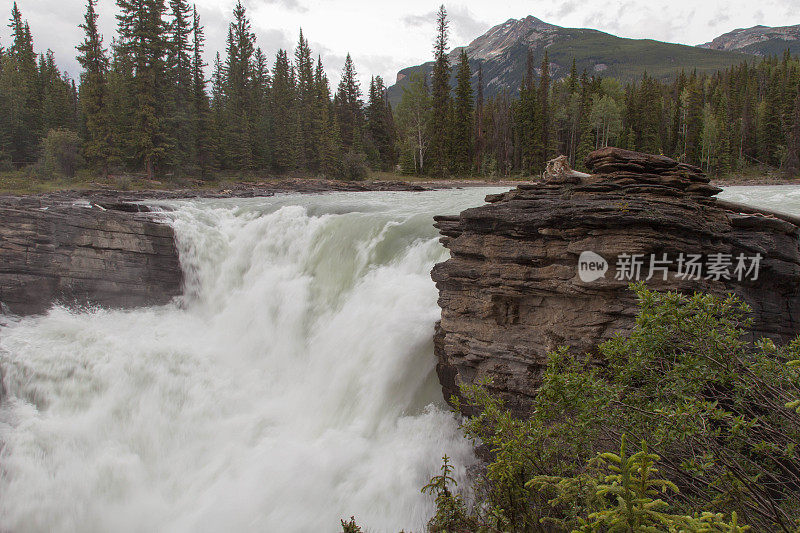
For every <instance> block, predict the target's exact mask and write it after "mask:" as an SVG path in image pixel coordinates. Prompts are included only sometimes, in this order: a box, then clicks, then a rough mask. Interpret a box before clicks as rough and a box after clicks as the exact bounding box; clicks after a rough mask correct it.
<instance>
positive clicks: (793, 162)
mask: <svg viewBox="0 0 800 533" xmlns="http://www.w3.org/2000/svg"><path fill="white" fill-rule="evenodd" d="M786 151H787V156H786V168H785V172H786V175H787V176H797V175H798V174H800V87H798V90H797V96H795V99H794V110H793V112H792V117H791V122H790V127H789V128H788V135H787V138H786Z"/></svg>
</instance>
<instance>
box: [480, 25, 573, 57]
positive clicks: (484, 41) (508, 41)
mask: <svg viewBox="0 0 800 533" xmlns="http://www.w3.org/2000/svg"><path fill="white" fill-rule="evenodd" d="M559 29H561V27H560V26H556V25H554V24H548V23H547V22H544V21H543V20H541V19H538V18H536V17H534V16H533V15H528V16H527V17H525V18H522V19H515V18H510V19H508V20H507V21H505V22H504V23H502V24H498V25H497V26H494V27H493V28H491V29H490V30H489V31H487V32H486V33H484V34H483V35H481V36H480V37H478V38H477V39H475V40H474V41H472V42H471V43H469V45H468V46H467V55H469V57H470V58H471V59H483V60H486V59H491V58H493V57H496V56H498V55H500V54H502V53H503V52H505V51H506V50H507V49H508V48H509V47H511V46H513V45H515V44H516V43H519V42H523V41H528V42H532V41H537V40H539V39H541V38H542V37H545V36H547V35H548V34H552V33H553V32H555V31H557V30H559Z"/></svg>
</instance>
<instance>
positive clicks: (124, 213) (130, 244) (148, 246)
mask: <svg viewBox="0 0 800 533" xmlns="http://www.w3.org/2000/svg"><path fill="white" fill-rule="evenodd" d="M143 209H144V208H142V207H140V206H138V205H137V204H130V203H120V202H105V203H103V202H89V201H87V200H79V201H75V200H64V199H60V200H59V199H52V198H47V197H20V198H13V197H10V198H3V199H2V200H0V304H2V310H3V312H10V313H13V314H17V315H28V314H36V313H41V312H44V311H45V310H47V309H48V308H49V307H50V306H51V305H52V304H53V303H56V302H58V303H62V304H66V305H86V304H90V305H101V306H107V307H135V306H143V305H154V304H163V303H166V302H168V301H169V300H170V299H171V298H172V297H173V296H175V295H178V294H180V293H181V285H182V282H183V277H182V273H181V268H180V263H179V261H178V252H177V250H176V248H175V242H174V234H173V232H172V228H171V227H170V226H169V225H167V224H161V223H158V222H157V221H155V220H153V218H152V217H151V216H149V214H147V213H140V212H139V211H140V210H143Z"/></svg>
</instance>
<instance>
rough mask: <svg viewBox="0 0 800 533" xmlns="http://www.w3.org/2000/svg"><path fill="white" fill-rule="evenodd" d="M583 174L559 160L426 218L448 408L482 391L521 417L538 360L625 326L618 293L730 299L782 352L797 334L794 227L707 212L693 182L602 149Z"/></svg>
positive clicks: (656, 162)
mask: <svg viewBox="0 0 800 533" xmlns="http://www.w3.org/2000/svg"><path fill="white" fill-rule="evenodd" d="M587 166H588V168H589V169H590V170H591V172H592V174H582V173H578V172H574V171H571V170H570V169H569V168H568V167H567V166H566V165H565V161H564V160H563V159H562V160H555V161H554V162H553V163H552V165H551V166H550V167H549V169H548V172H547V173H546V175H545V178H544V180H543V181H542V182H540V183H531V184H521V185H519V187H517V188H516V189H514V190H512V191H510V192H507V193H504V194H500V195H490V196H489V197H487V199H486V200H487V202H489V204H488V205H484V206H482V207H476V208H473V209H468V210H466V211H464V212H462V213H461V214H460V215H457V216H441V217H436V221H437V224H436V225H437V227H438V228H439V230H440V232H441V234H442V243H443V244H444V246H446V247H447V248H448V249H449V250H450V252H451V256H452V257H451V259H449V260H448V261H445V262H444V263H440V264H438V265H436V267H435V268H434V269H433V272H432V277H433V279H434V281H436V285H437V287H438V289H439V295H440V297H439V305H440V307H441V308H442V319H441V322H440V323H439V324H438V325H437V328H436V333H435V339H434V340H435V351H436V356H437V360H438V365H437V371H438V374H439V378H440V381H441V384H442V387H443V391H444V394H445V397H446V398H449V397H450V396H451V395H458V386H459V385H460V384H461V383H472V382H475V381H476V380H479V379H482V378H489V379H491V381H492V384H491V386H490V387H489V389H490V391H491V392H493V393H495V394H498V395H500V396H501V397H503V398H504V399H506V400H507V401H508V403H509V406H510V407H511V408H512V409H514V410H516V411H517V412H520V413H524V412H525V409H526V406H527V404H528V402H529V400H530V398H531V397H532V395H533V394H535V392H536V388H537V385H538V383H539V382H540V380H541V376H542V372H543V371H544V369H545V366H546V362H547V361H546V357H547V354H548V353H549V352H550V351H552V350H554V349H555V348H557V347H559V346H569V347H570V349H571V350H573V351H575V352H576V353H589V354H591V353H593V352H594V351H595V350H596V347H597V345H598V344H599V343H601V342H603V341H604V340H606V339H609V338H611V337H612V336H613V335H614V334H615V333H617V332H621V331H626V330H628V329H630V328H631V327H632V325H633V317H634V315H635V312H636V305H635V302H634V300H633V298H632V295H631V292H630V291H629V290H628V286H629V284H630V283H631V282H632V281H636V280H637V279H638V280H646V282H647V284H648V285H649V286H650V287H651V288H655V289H658V290H670V289H675V290H680V291H686V292H693V291H703V292H709V293H715V294H725V293H728V292H734V293H736V294H738V295H740V296H741V297H742V298H744V300H745V301H746V302H747V303H748V304H749V305H750V306H751V307H752V308H753V315H752V316H753V319H754V322H755V325H754V331H755V332H756V334H757V335H759V336H768V337H771V338H774V339H776V340H778V341H785V340H788V339H789V338H790V337H792V336H794V335H796V334H797V333H798V331H799V329H798V327H799V326H800V247H799V246H798V232H799V231H800V230H799V227H800V219H797V218H796V217H791V216H785V215H781V214H779V213H770V212H769V211H767V210H759V209H754V208H748V207H745V206H739V205H736V204H731V203H729V202H723V201H720V200H717V199H716V198H715V197H714V195H715V194H716V193H717V192H718V191H719V189H718V188H717V187H715V186H713V185H712V184H711V183H709V180H708V178H707V177H706V176H705V175H704V174H703V173H702V171H701V170H700V169H699V168H696V167H692V166H689V165H685V164H680V163H678V162H676V161H674V160H672V159H669V158H666V157H661V156H652V155H647V154H640V153H635V152H628V151H625V150H619V149H615V148H607V149H603V150H600V151H597V152H593V153H592V154H591V155H590V156H589V158H588V160H587Z"/></svg>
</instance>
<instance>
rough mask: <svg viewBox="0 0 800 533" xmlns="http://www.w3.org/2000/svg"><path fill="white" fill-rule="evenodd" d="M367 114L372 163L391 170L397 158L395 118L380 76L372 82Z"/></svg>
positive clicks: (377, 166) (382, 168)
mask: <svg viewBox="0 0 800 533" xmlns="http://www.w3.org/2000/svg"><path fill="white" fill-rule="evenodd" d="M366 115H367V116H366V119H367V132H368V133H369V138H370V141H371V143H372V145H373V147H374V154H373V155H372V157H371V163H372V165H373V167H374V168H377V169H380V170H391V168H392V167H393V166H394V164H395V162H396V160H397V157H396V155H395V142H396V141H395V132H394V119H393V117H392V110H391V106H390V104H389V101H388V99H387V98H386V86H385V85H384V83H383V78H381V77H380V76H376V77H374V78H373V79H372V80H371V82H370V88H369V102H368V104H367V113H366ZM369 155H370V154H369V152H368V156H369Z"/></svg>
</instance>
